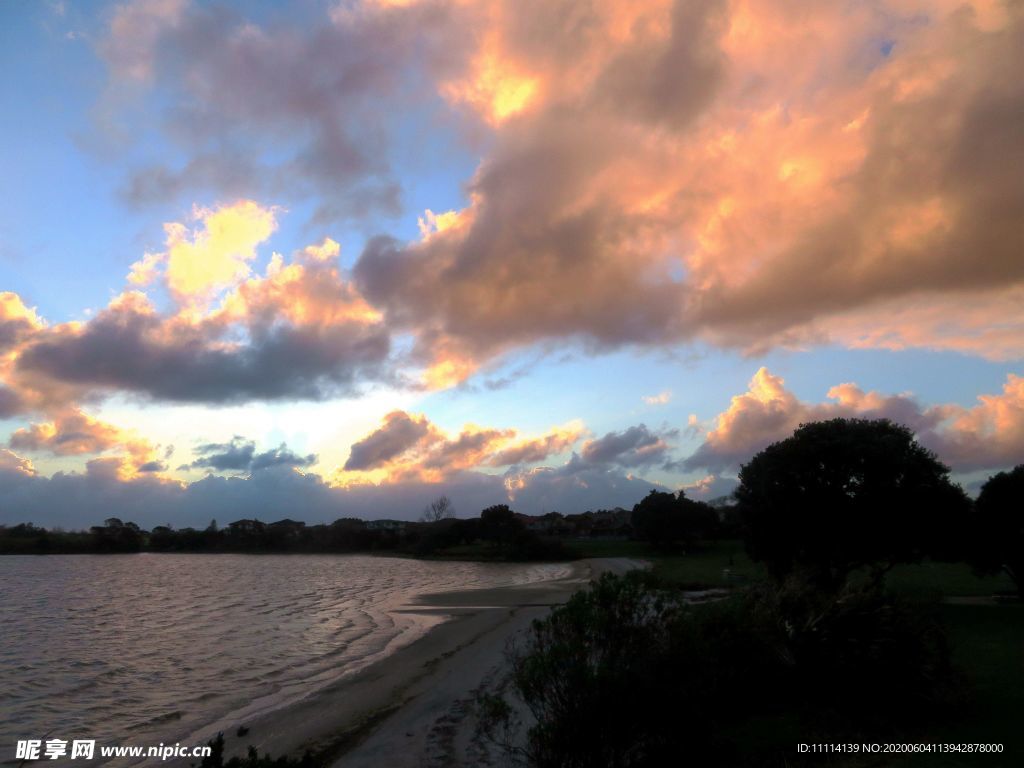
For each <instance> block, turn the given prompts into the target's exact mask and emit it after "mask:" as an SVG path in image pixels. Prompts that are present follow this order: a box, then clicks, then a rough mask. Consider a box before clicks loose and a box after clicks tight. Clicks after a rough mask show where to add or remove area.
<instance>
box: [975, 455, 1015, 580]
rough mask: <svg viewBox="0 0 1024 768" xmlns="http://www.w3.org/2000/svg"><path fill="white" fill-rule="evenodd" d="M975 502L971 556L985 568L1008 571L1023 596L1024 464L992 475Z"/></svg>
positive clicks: (986, 569) (983, 569)
mask: <svg viewBox="0 0 1024 768" xmlns="http://www.w3.org/2000/svg"><path fill="white" fill-rule="evenodd" d="M974 506H975V527H974V532H975V537H974V538H975V546H974V547H973V552H972V553H971V559H972V560H973V562H974V564H975V566H976V567H977V568H978V570H980V571H982V572H988V573H995V572H996V571H999V570H1003V571H1005V572H1006V574H1007V575H1008V576H1009V577H1010V578H1011V579H1013V581H1014V583H1015V584H1016V585H1017V592H1018V593H1019V594H1020V596H1021V598H1022V599H1024V464H1019V465H1018V466H1016V467H1014V468H1013V470H1012V471H1010V472H1000V473H999V474H997V475H993V476H992V477H990V478H989V479H988V481H987V482H986V483H985V484H984V485H983V486H982V487H981V493H980V494H979V495H978V501H977V502H976V503H975V505H974Z"/></svg>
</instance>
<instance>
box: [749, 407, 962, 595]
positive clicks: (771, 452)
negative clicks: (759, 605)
mask: <svg viewBox="0 0 1024 768" xmlns="http://www.w3.org/2000/svg"><path fill="white" fill-rule="evenodd" d="M735 495H736V498H737V500H738V502H739V504H740V511H741V514H742V515H743V519H744V523H745V526H746V534H747V539H746V540H747V549H748V552H749V553H750V556H751V557H752V558H753V559H755V560H759V561H763V562H764V563H765V565H766V567H767V569H768V571H769V573H771V574H772V575H773V576H775V577H776V578H778V579H783V578H785V577H786V575H787V574H789V573H791V572H792V571H793V570H794V569H801V570H803V572H804V574H805V575H806V576H809V577H810V578H813V579H814V580H815V581H816V582H817V583H818V584H819V585H821V586H827V587H829V588H832V589H835V588H837V587H839V586H840V585H842V583H843V582H844V581H845V579H846V577H847V575H848V574H849V573H850V572H851V571H853V570H855V569H857V568H861V567H864V566H872V565H874V566H878V567H880V568H886V567H891V565H892V564H894V563H899V562H914V561H917V560H920V559H921V558H923V557H924V556H926V555H933V556H941V557H948V556H950V555H951V554H952V553H951V549H952V548H953V544H952V542H954V541H955V540H956V538H957V535H958V534H959V533H960V532H961V531H962V529H963V526H965V525H966V523H967V521H968V520H969V516H968V514H967V512H968V509H969V506H970V503H969V501H968V499H967V497H966V495H965V494H964V492H963V490H962V489H961V488H960V487H959V486H957V485H954V484H953V483H951V482H950V480H949V470H948V468H947V467H945V466H943V465H942V464H940V463H939V461H938V460H937V459H936V458H935V456H934V454H932V453H931V452H930V451H928V450H926V449H925V448H923V447H922V446H920V445H919V444H918V443H917V442H916V441H915V440H914V436H913V433H912V432H911V431H910V430H909V429H907V428H906V427H902V426H898V425H896V424H893V423H892V422H890V421H888V420H885V419H881V420H874V421H869V420H862V419H833V420H831V421H824V422H816V423H812V424H805V425H803V426H801V427H800V428H799V429H797V430H796V432H795V433H794V434H793V436H792V437H790V438H787V439H786V440H783V441H781V442H778V443H775V444H773V445H771V446H769V447H768V448H766V449H765V450H763V451H761V452H760V453H758V454H757V455H756V456H754V458H752V459H751V460H750V462H749V463H747V464H745V465H744V466H743V468H742V469H741V470H740V486H739V488H738V489H737V490H736V494H735Z"/></svg>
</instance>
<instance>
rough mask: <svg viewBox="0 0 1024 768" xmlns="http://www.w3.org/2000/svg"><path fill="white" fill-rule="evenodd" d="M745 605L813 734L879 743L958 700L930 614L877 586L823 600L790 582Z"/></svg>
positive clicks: (811, 588)
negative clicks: (861, 736) (868, 737)
mask: <svg viewBox="0 0 1024 768" xmlns="http://www.w3.org/2000/svg"><path fill="white" fill-rule="evenodd" d="M748 601H749V605H750V608H751V610H752V611H753V612H754V613H756V614H758V615H759V618H758V620H757V621H758V623H759V625H761V626H763V627H766V628H769V629H768V634H766V637H770V638H771V642H772V643H773V645H774V646H775V648H776V653H777V658H778V659H779V660H780V661H781V662H782V664H783V665H784V666H785V667H787V668H788V672H787V677H788V679H789V685H790V686H791V687H792V691H793V694H794V695H795V696H796V702H797V703H798V704H799V706H800V707H802V708H803V709H804V715H805V718H808V719H810V720H811V721H815V727H818V728H822V727H824V728H827V727H829V723H830V722H831V723H832V725H831V727H832V728H839V729H841V730H842V731H843V732H845V733H847V734H850V735H852V734H853V733H858V732H861V731H865V732H866V733H869V734H873V735H875V736H878V735H880V734H884V733H886V732H891V731H892V730H893V729H899V728H903V727H909V726H913V725H915V724H919V723H924V722H928V720H929V719H930V718H932V717H934V716H935V715H936V713H937V712H940V711H941V710H943V709H944V708H947V707H949V706H950V705H953V704H955V703H956V701H957V699H958V697H959V694H960V690H961V681H960V679H959V677H958V675H957V674H956V673H955V672H954V670H953V667H952V664H951V661H950V653H949V648H948V645H947V642H946V636H945V632H944V630H943V628H942V625H941V624H940V622H939V621H938V618H937V617H936V615H935V614H934V613H933V612H932V611H930V610H928V608H927V607H926V606H924V605H920V604H911V603H908V602H905V601H903V600H900V599H899V598H897V597H895V596H893V595H891V594H887V593H885V592H884V590H883V589H882V587H881V585H880V584H879V583H878V582H876V581H866V582H863V583H859V584H847V585H845V586H844V587H843V588H842V589H841V590H840V591H839V592H838V593H830V592H823V591H821V590H819V589H817V588H816V587H815V585H814V584H813V582H812V581H809V580H808V579H806V578H803V577H802V576H801V575H800V574H794V575H792V576H790V578H788V579H787V580H786V581H785V582H783V583H782V584H781V585H778V586H776V585H771V586H762V587H760V588H758V589H755V590H753V591H752V592H751V594H750V595H749V597H748Z"/></svg>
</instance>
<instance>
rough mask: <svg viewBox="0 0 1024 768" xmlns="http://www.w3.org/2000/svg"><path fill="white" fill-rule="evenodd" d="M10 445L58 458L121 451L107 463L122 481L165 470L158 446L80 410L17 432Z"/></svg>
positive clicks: (70, 411)
mask: <svg viewBox="0 0 1024 768" xmlns="http://www.w3.org/2000/svg"><path fill="white" fill-rule="evenodd" d="M9 445H10V447H11V448H14V449H16V450H27V451H45V452H48V453H52V454H54V455H57V456H76V455H82V454H102V453H107V452H109V451H112V450H118V451H121V452H122V455H121V456H119V457H109V458H108V459H107V460H108V461H109V462H110V463H111V466H116V467H117V474H118V477H119V478H120V479H122V480H129V479H131V478H133V477H135V476H137V475H139V474H140V473H157V472H160V471H163V470H164V469H165V467H164V466H163V463H162V461H161V456H160V454H159V447H158V446H155V445H153V444H152V443H150V442H149V441H148V440H145V439H144V438H142V437H140V436H138V435H137V434H135V433H134V432H132V431H129V430H124V429H121V428H120V427H116V426H114V425H113V424H108V423H106V422H103V421H100V420H98V419H94V418H93V417H91V416H89V415H88V414H86V413H84V412H83V411H81V410H79V409H77V408H68V409H65V410H63V411H61V412H59V413H57V414H56V415H55V416H54V418H53V419H52V420H51V421H46V422H41V423H36V424H31V425H29V426H28V427H23V428H21V429H17V430H15V432H14V433H13V434H12V435H11V439H10V442H9Z"/></svg>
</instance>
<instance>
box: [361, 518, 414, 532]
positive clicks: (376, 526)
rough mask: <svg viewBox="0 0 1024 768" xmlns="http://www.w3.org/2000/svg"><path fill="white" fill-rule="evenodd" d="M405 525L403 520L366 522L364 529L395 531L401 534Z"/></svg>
mask: <svg viewBox="0 0 1024 768" xmlns="http://www.w3.org/2000/svg"><path fill="white" fill-rule="evenodd" d="M406 525H407V523H406V522H405V521H404V520H367V521H366V527H367V528H368V529H369V530H371V531H395V532H396V533H401V532H402V531H404V530H405V526H406Z"/></svg>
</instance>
